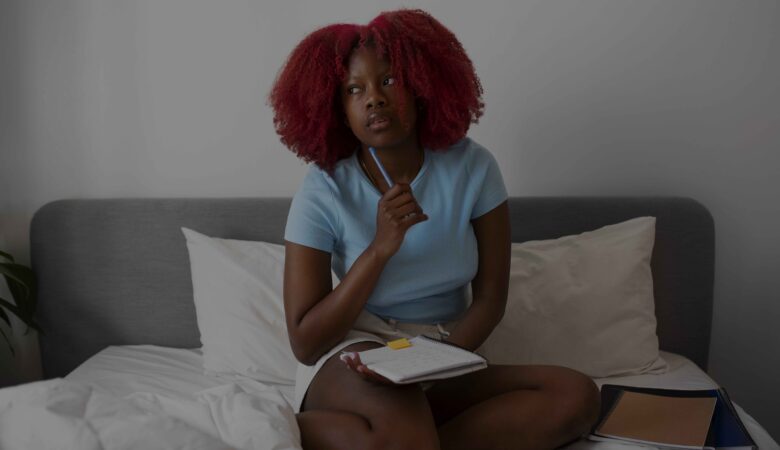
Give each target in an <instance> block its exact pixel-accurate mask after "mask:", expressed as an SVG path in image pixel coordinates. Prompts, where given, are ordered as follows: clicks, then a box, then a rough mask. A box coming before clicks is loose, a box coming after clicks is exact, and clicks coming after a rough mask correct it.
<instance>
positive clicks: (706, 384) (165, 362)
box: [65, 345, 780, 450]
mask: <svg viewBox="0 0 780 450" xmlns="http://www.w3.org/2000/svg"><path fill="white" fill-rule="evenodd" d="M661 355H662V356H663V357H664V359H666V361H667V363H668V364H669V371H668V372H667V373H664V374H660V375H634V376H626V377H609V378H597V379H594V382H596V384H597V385H599V387H600V386H601V385H602V384H605V383H611V384H624V385H630V386H648V387H658V388H670V389H708V388H713V387H716V383H715V382H714V381H713V380H712V379H711V378H710V377H709V376H708V375H707V374H706V373H705V372H704V371H702V370H701V369H700V368H699V367H698V366H696V365H695V364H694V363H693V362H691V361H690V360H688V359H687V358H685V357H683V356H680V355H677V354H674V353H669V352H661ZM65 380H68V381H73V382H79V383H84V384H87V385H89V386H90V387H91V388H93V389H94V390H96V391H99V392H102V393H105V394H111V395H114V396H118V397H128V396H130V397H132V396H136V397H137V396H138V395H147V396H153V397H154V398H156V399H158V401H159V399H166V401H167V402H168V403H167V404H176V405H178V406H176V408H179V409H180V408H181V405H182V404H184V405H186V404H187V403H186V402H192V401H193V399H195V398H196V397H197V396H198V395H199V393H202V392H204V391H206V392H208V391H209V390H214V389H219V387H220V386H225V385H231V386H240V388H241V389H243V390H245V391H247V392H252V391H258V390H267V389H268V388H269V387H272V388H275V389H276V390H278V392H279V393H280V394H281V397H283V398H284V399H285V400H286V401H287V402H289V403H292V401H293V396H294V386H293V385H280V384H274V385H269V384H268V383H263V382H262V381H257V380H252V379H248V378H245V377H231V376H223V375H217V374H212V373H204V371H203V356H202V353H201V352H200V350H199V349H175V348H168V347H159V346H152V345H133V346H112V347H108V348H106V349H104V350H103V351H101V352H99V353H98V354H96V355H94V356H93V357H91V358H89V359H88V360H87V361H85V362H84V363H83V364H81V365H80V366H79V367H77V368H76V369H75V370H73V371H72V372H71V373H70V374H68V375H67V376H66V377H65ZM177 401H180V402H184V403H175V402H177ZM735 407H736V409H737V411H738V413H739V415H740V417H741V418H742V421H743V422H744V424H745V426H746V428H747V429H748V432H749V433H750V434H751V436H752V437H753V439H754V440H755V441H756V444H757V445H758V447H759V449H761V450H771V449H780V447H779V446H778V445H777V443H775V442H774V441H773V440H772V438H771V437H770V436H769V434H768V433H767V432H766V431H765V430H764V429H763V427H761V425H760V424H759V423H758V422H756V421H755V420H754V419H753V418H752V417H751V416H750V415H748V414H747V413H746V412H745V411H744V410H743V409H742V408H741V407H740V406H739V405H737V404H735ZM276 410H278V407H277V408H276V409H274V408H267V411H265V412H266V413H267V414H272V413H274V411H276ZM277 415H278V414H277ZM178 416H179V418H180V419H182V420H185V421H187V420H188V419H187V415H186V414H179V415H178ZM277 419H279V420H276V423H275V425H274V427H275V431H279V430H278V428H279V427H280V424H282V425H286V426H288V427H289V430H287V432H286V433H287V434H286V435H288V436H297V433H298V431H297V430H298V428H297V424H296V423H295V422H294V417H292V416H291V415H290V414H289V411H288V414H286V415H285V416H284V417H277ZM282 419H283V420H282ZM195 425H197V424H195ZM266 444H267V442H266ZM246 445H247V446H246V447H244V448H253V447H252V446H251V445H252V444H251V443H247V444H246ZM288 445H289V443H288ZM257 448H260V447H257ZM628 448H637V449H641V448H643V449H646V448H648V447H639V446H631V445H623V444H615V443H609V442H594V441H587V440H580V441H578V442H575V443H573V444H570V445H569V446H567V447H566V449H567V450H609V449H628Z"/></svg>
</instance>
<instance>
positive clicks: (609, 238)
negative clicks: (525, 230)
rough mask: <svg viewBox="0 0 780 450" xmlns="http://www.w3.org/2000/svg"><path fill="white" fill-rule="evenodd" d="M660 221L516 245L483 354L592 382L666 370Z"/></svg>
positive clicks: (499, 361) (641, 219) (493, 360)
mask: <svg viewBox="0 0 780 450" xmlns="http://www.w3.org/2000/svg"><path fill="white" fill-rule="evenodd" d="M654 242H655V217H638V218H635V219H631V220H628V221H626V222H622V223H618V224H614V225H607V226H605V227H603V228H599V229H598V230H594V231H589V232H585V233H582V234H579V235H572V236H564V237H561V238H558V239H552V240H543V241H529V242H523V243H513V244H512V262H511V272H510V279H509V296H508V300H507V306H506V312H505V314H504V318H503V319H502V320H501V323H499V325H498V326H497V327H496V329H495V330H494V331H493V333H492V334H491V335H490V337H489V338H488V339H487V340H486V341H485V343H484V344H483V345H482V347H480V349H479V350H478V351H479V353H480V354H482V355H483V356H485V357H486V358H487V359H488V361H490V363H492V364H553V365H561V366H566V367H570V368H573V369H576V370H578V371H580V372H582V373H584V374H586V375H589V376H591V377H594V378H595V377H608V376H614V375H628V374H640V373H663V372H666V370H667V364H666V361H664V359H663V358H661V356H660V355H659V352H658V337H657V335H656V319H655V301H654V298H653V278H652V273H651V271H650V257H651V255H652V252H653V244H654Z"/></svg>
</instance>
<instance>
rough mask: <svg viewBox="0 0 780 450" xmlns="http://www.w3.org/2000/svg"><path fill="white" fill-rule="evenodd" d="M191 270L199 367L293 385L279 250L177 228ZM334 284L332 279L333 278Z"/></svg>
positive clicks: (293, 363)
mask: <svg viewBox="0 0 780 450" xmlns="http://www.w3.org/2000/svg"><path fill="white" fill-rule="evenodd" d="M181 230H182V232H183V233H184V236H185V237H186V239H187V249H188V251H189V255H190V268H191V270H192V288H193V297H194V300H195V313H196V315H197V321H198V329H199V330H200V340H201V343H202V344H203V349H202V351H203V367H204V369H205V370H206V371H207V372H213V373H222V374H230V375H235V374H239V375H244V376H248V377H251V378H254V379H259V380H263V381H267V382H271V383H283V384H294V383H295V371H296V366H297V361H296V359H295V356H294V355H293V353H292V349H291V348H290V341H289V339H288V336H287V325H286V323H285V318H284V300H283V298H282V286H283V282H284V246H283V245H278V244H271V243H268V242H255V241H241V240H233V239H220V238H212V237H209V236H206V235H203V234H201V233H198V232H197V231H193V230H191V229H188V228H184V227H182V229H181ZM333 279H334V286H335V285H336V284H338V279H337V278H336V277H335V275H334V276H333Z"/></svg>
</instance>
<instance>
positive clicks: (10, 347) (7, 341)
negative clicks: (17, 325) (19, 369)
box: [0, 328, 16, 356]
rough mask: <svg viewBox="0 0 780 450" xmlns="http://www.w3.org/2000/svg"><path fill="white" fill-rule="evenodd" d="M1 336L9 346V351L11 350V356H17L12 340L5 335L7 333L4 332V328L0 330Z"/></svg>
mask: <svg viewBox="0 0 780 450" xmlns="http://www.w3.org/2000/svg"><path fill="white" fill-rule="evenodd" d="M0 334H2V335H3V338H4V339H5V342H6V344H8V349H9V350H11V356H16V352H15V351H14V346H13V345H11V340H10V339H8V336H6V335H5V331H3V330H2V328H0Z"/></svg>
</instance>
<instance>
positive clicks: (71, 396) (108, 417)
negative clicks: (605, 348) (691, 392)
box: [0, 345, 780, 450]
mask: <svg viewBox="0 0 780 450" xmlns="http://www.w3.org/2000/svg"><path fill="white" fill-rule="evenodd" d="M662 356H663V357H664V359H665V360H666V361H667V362H668V363H669V372H667V373H664V374H661V375H651V374H646V375H635V376H627V377H612V378H599V379H595V380H594V381H595V382H596V383H597V384H598V385H602V384H604V383H614V384H627V385H633V386H649V387H661V388H678V389H708V388H712V387H713V386H715V383H714V381H712V379H710V378H709V377H708V376H707V374H706V373H705V372H703V371H702V370H701V369H700V368H699V367H697V366H696V365H695V364H693V363H692V362H691V361H690V360H688V359H687V358H684V357H682V356H680V355H676V354H674V353H667V352H662ZM293 393H294V386H290V385H279V384H270V383H267V382H262V381H261V380H253V379H249V378H246V377H236V378H231V377H224V376H218V375H214V374H208V373H204V372H203V356H202V354H201V352H200V350H198V349H175V348H168V347H159V346H153V345H135V346H114V347H108V348H106V349H104V350H103V351H101V352H100V353H98V354H97V355H95V356H93V357H92V358H90V359H89V360H87V361H85V362H84V363H83V364H82V365H81V366H79V367H78V368H76V369H75V370H74V371H73V372H71V373H70V374H68V376H67V377H65V378H64V379H59V378H58V379H53V380H46V381H40V382H36V383H30V384H25V385H21V386H15V387H9V388H5V389H0V449H3V450H6V449H24V450H28V449H36V450H48V449H58V450H69V449H79V450H92V449H144V450H154V449H229V448H235V449H247V450H248V449H253V450H254V449H257V450H282V449H285V450H286V449H295V450H300V448H301V444H300V431H299V429H298V424H297V421H296V419H295V414H294V413H293V410H292V407H291V406H290V403H291V400H292V397H293ZM735 406H736V408H737V411H738V412H739V415H740V417H741V418H742V421H743V422H744V423H745V426H746V428H747V429H748V431H749V432H750V434H751V435H752V436H753V439H754V440H755V441H756V444H758V448H759V449H760V450H775V449H780V447H778V445H777V444H776V443H775V442H774V441H773V440H772V438H771V437H770V436H769V434H767V432H766V431H765V430H764V429H763V427H761V425H760V424H758V423H757V422H756V421H755V420H754V419H753V418H752V417H750V415H748V414H747V413H745V411H743V410H742V408H740V407H739V405H735ZM643 448H644V449H647V448H648V447H639V446H633V445H622V444H615V443H609V442H594V441H588V440H584V439H583V440H580V441H577V442H574V443H572V444H570V445H569V446H567V447H566V450H629V449H643Z"/></svg>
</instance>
